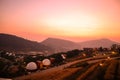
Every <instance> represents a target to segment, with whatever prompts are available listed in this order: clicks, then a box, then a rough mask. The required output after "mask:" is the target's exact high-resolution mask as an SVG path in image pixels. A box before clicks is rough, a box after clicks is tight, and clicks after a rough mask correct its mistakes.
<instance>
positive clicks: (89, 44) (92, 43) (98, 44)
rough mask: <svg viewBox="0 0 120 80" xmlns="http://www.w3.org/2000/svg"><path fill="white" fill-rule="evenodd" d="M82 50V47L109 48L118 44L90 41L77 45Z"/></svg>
mask: <svg viewBox="0 0 120 80" xmlns="http://www.w3.org/2000/svg"><path fill="white" fill-rule="evenodd" d="M79 44H80V45H81V47H82V48H84V47H90V48H96V47H105V48H109V47H111V45H112V44H119V43H118V42H115V41H112V40H109V39H99V40H91V41H85V42H80V43H79Z"/></svg>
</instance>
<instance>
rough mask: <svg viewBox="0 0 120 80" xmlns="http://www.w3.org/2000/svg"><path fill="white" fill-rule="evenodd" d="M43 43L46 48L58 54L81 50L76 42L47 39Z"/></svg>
mask: <svg viewBox="0 0 120 80" xmlns="http://www.w3.org/2000/svg"><path fill="white" fill-rule="evenodd" d="M41 43H42V44H44V45H46V46H49V47H52V48H54V49H55V51H56V52H62V51H68V50H73V49H80V46H79V45H78V44H77V43H75V42H72V41H69V40H63V39H57V38H47V39H46V40H44V41H42V42H41Z"/></svg>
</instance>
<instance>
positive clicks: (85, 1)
mask: <svg viewBox="0 0 120 80" xmlns="http://www.w3.org/2000/svg"><path fill="white" fill-rule="evenodd" d="M0 7H1V13H0V14H1V21H0V25H1V29H0V33H8V34H15V35H17V36H21V37H24V38H27V39H30V40H35V41H42V40H44V39H45V38H47V37H55V38H62V39H67V40H71V41H75V42H80V41H84V40H91V39H100V38H109V39H111V40H114V41H119V42H120V38H119V37H118V36H119V35H120V32H119V30H120V1H119V0H1V1H0Z"/></svg>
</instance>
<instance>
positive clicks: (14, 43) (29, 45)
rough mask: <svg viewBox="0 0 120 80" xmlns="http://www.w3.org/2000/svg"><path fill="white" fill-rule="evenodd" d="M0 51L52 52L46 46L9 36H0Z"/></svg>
mask: <svg viewBox="0 0 120 80" xmlns="http://www.w3.org/2000/svg"><path fill="white" fill-rule="evenodd" d="M0 50H7V51H41V52H44V51H49V52H52V49H51V48H50V47H48V46H45V45H43V44H40V43H38V42H35V41H30V40H27V39H24V38H21V37H17V36H15V35H9V34H0Z"/></svg>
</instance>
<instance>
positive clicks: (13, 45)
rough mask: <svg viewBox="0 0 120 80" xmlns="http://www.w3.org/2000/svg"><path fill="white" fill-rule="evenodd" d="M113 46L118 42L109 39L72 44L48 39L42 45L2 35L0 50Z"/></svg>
mask: <svg viewBox="0 0 120 80" xmlns="http://www.w3.org/2000/svg"><path fill="white" fill-rule="evenodd" d="M112 44H119V43H118V42H115V41H112V40H109V39H99V40H91V41H85V42H79V43H76V42H72V41H69V40H63V39H57V38H47V39H46V40H44V41H42V42H41V43H38V42H35V41H30V40H27V39H24V38H21V37H17V36H15V35H9V34H0V50H7V51H23V52H25V51H39V52H46V51H47V53H50V54H52V53H57V52H65V51H69V50H73V49H81V48H86V47H88V48H97V47H106V48H109V47H111V45H112Z"/></svg>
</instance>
